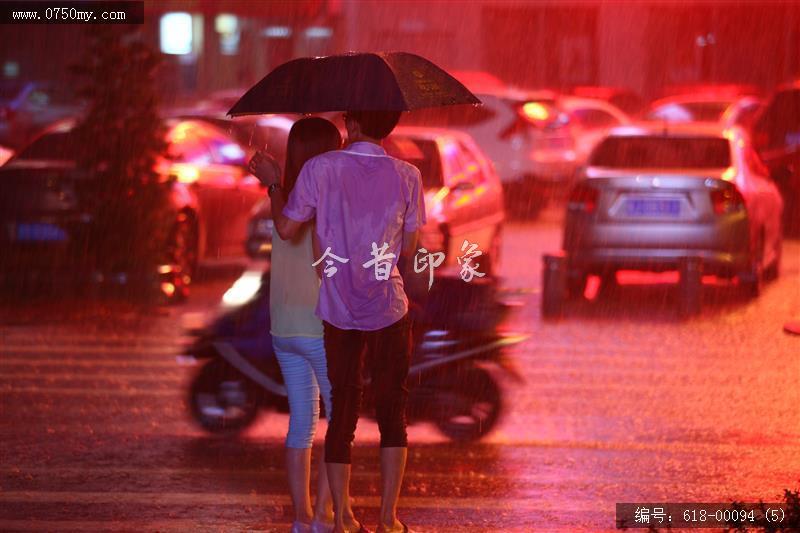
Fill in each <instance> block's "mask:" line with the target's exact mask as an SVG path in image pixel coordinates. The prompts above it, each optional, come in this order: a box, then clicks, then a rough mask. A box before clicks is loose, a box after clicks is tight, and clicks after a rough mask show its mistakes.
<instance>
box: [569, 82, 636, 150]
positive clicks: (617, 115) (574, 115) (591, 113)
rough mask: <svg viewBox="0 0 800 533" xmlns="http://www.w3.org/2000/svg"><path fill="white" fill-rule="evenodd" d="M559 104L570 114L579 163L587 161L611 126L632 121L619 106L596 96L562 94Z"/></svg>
mask: <svg viewBox="0 0 800 533" xmlns="http://www.w3.org/2000/svg"><path fill="white" fill-rule="evenodd" d="M558 106H559V108H560V109H561V110H562V111H564V112H565V113H566V114H567V115H568V116H569V119H570V124H571V131H572V137H573V139H574V146H575V160H576V162H577V164H578V165H583V164H584V163H585V162H586V160H587V158H588V157H589V154H590V153H591V151H592V150H593V149H594V147H595V146H597V143H599V142H600V141H601V140H602V139H603V137H605V135H606V133H607V132H608V130H609V129H610V128H613V127H616V126H621V125H624V124H629V123H630V121H631V120H630V117H628V115H626V114H625V113H624V112H622V110H620V109H619V108H617V107H615V106H613V105H611V104H609V103H608V102H605V101H603V100H598V99H596V98H580V97H576V96H562V97H561V98H559V99H558Z"/></svg>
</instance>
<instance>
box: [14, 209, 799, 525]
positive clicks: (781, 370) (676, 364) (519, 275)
mask: <svg viewBox="0 0 800 533" xmlns="http://www.w3.org/2000/svg"><path fill="white" fill-rule="evenodd" d="M558 242H559V230H558V224H557V222H556V221H552V220H551V221H547V219H545V221H543V222H539V223H537V224H531V225H520V224H517V225H513V224H512V225H509V226H508V227H507V228H506V231H505V242H504V260H503V266H502V270H503V273H504V278H505V287H506V289H507V290H506V293H505V298H506V299H507V300H510V301H515V302H518V303H520V304H522V305H520V306H519V307H518V308H516V310H515V312H514V313H513V314H512V316H511V317H510V319H509V320H508V322H507V323H506V324H504V327H505V328H507V329H509V330H514V331H522V332H525V333H528V334H530V336H531V337H530V339H529V340H528V341H527V342H526V343H524V344H522V345H520V346H518V347H516V348H515V349H514V351H513V358H514V359H515V361H516V364H517V366H518V367H519V369H520V370H521V372H522V374H523V375H524V378H525V383H524V384H516V383H505V384H504V385H505V387H506V392H507V394H506V407H507V411H506V415H505V417H504V419H503V421H502V423H501V425H500V427H499V428H498V430H497V431H495V432H494V433H493V434H492V435H490V436H489V438H487V439H486V440H485V441H484V442H482V443H481V444H480V445H473V446H455V445H453V444H451V443H449V442H447V441H446V440H445V439H444V438H443V437H442V436H441V435H440V434H439V433H438V432H437V431H436V430H435V429H434V428H433V427H432V426H430V427H428V426H425V425H420V426H414V427H412V428H411V429H410V432H409V434H410V440H411V442H412V443H413V447H412V449H411V452H410V461H409V470H408V474H407V478H406V483H405V486H404V492H403V499H402V501H401V504H402V510H401V517H402V518H403V519H404V520H405V521H407V522H408V523H409V524H411V525H413V526H414V527H415V529H417V530H419V531H486V530H502V531H532V530H553V529H561V530H564V531H576V530H578V531H579V530H586V531H597V530H611V529H613V526H614V522H613V519H614V504H615V503H616V502H626V501H722V502H726V501H731V500H733V499H737V500H744V501H756V500H758V499H764V500H767V501H769V500H772V501H775V500H777V499H778V498H779V496H780V495H781V494H782V490H783V489H784V488H796V487H797V486H798V485H800V479H798V476H799V474H798V472H800V410H798V409H797V406H798V405H800V340H798V338H797V337H790V336H788V335H784V334H783V333H782V332H781V327H782V324H783V322H784V321H785V320H787V319H788V318H790V317H792V316H795V315H798V314H800V243H798V242H797V241H794V242H788V243H787V244H786V245H785V251H784V257H785V262H784V269H783V275H782V277H781V278H780V279H779V280H778V281H777V282H776V283H774V284H771V285H768V286H767V288H766V290H765V292H764V294H763V295H762V297H761V298H759V299H758V300H755V301H748V300H746V299H744V298H743V297H741V296H739V295H738V291H737V290H736V287H733V286H728V285H725V284H715V285H709V286H707V287H706V291H705V293H706V295H705V301H704V311H703V314H702V315H701V316H699V317H697V318H694V319H692V320H689V321H681V320H679V319H678V318H677V316H676V314H675V310H674V307H675V306H674V300H675V296H676V295H675V290H674V287H672V286H671V285H670V284H668V283H666V282H663V283H662V282H661V281H662V279H663V278H662V277H653V278H651V279H650V282H651V283H650V284H644V285H642V284H625V283H623V284H622V285H621V286H620V287H619V288H618V289H616V290H615V291H614V292H613V293H612V294H607V295H601V296H600V297H598V298H597V299H596V300H595V301H590V302H581V303H579V304H575V305H573V306H572V308H570V309H569V311H568V316H567V318H566V319H564V320H561V321H558V322H543V321H542V320H541V319H540V316H539V296H540V287H541V281H540V277H541V276H540V273H541V270H540V262H541V261H540V257H541V254H542V252H544V251H550V250H552V249H554V248H556V247H557V246H558ZM230 281H231V279H230V278H229V277H226V278H224V279H217V280H211V281H209V282H208V283H206V284H204V285H202V286H200V287H198V289H197V290H196V292H195V294H194V295H193V298H192V301H191V303H190V304H189V305H188V306H184V307H176V308H170V309H168V310H162V311H161V312H159V313H149V314H148V315H146V316H142V315H140V314H139V313H137V312H136V310H135V309H127V308H125V309H122V308H119V309H117V308H112V309H109V308H108V306H104V307H103V308H102V309H100V308H95V307H92V306H85V305H83V304H80V305H79V304H71V303H60V304H56V305H53V306H51V311H52V312H49V313H48V315H47V316H43V315H42V313H43V311H42V309H43V308H42V307H41V304H37V305H39V307H38V308H36V309H33V308H31V309H25V308H14V309H10V308H9V307H8V306H5V307H4V308H3V309H2V313H3V315H2V321H3V324H4V325H2V326H0V369H1V371H0V402H1V403H2V413H3V417H2V419H0V441H1V442H2V444H1V445H0V446H2V449H1V450H0V455H1V456H2V462H0V527H1V528H2V529H3V530H28V529H39V530H51V531H69V530H103V529H106V530H113V529H116V530H119V529H124V530H132V531H145V530H159V531H189V530H191V531H206V530H207V531H220V530H225V531H238V530H267V531H273V530H277V531H280V530H288V525H289V523H290V520H291V517H290V514H289V509H290V504H289V499H288V496H287V495H286V493H285V490H284V486H285V480H284V477H283V468H282V464H283V448H282V445H283V443H282V438H283V434H284V432H285V428H286V424H287V417H286V416H283V415H275V414H264V415H263V416H262V418H261V419H260V420H259V422H258V423H257V424H256V426H255V427H253V428H252V429H251V430H250V431H249V432H248V433H247V435H246V436H245V437H244V438H243V439H242V440H241V441H227V440H223V439H217V438H211V437H208V436H207V435H205V434H204V433H203V432H202V431H200V430H199V429H197V428H196V427H195V426H193V425H192V424H191V422H190V421H189V419H188V417H187V414H186V408H185V401H184V400H185V384H186V382H187V380H188V379H189V378H190V376H191V373H192V372H193V369H191V368H186V367H182V366H179V365H177V364H176V362H175V354H176V350H177V346H178V340H179V339H178V336H179V333H180V332H179V329H178V327H179V324H180V320H181V315H182V314H183V313H185V312H188V311H194V310H199V309H204V308H211V306H213V305H215V303H216V301H217V300H218V298H219V296H220V295H221V292H222V291H223V290H224V288H225V287H226V285H228V284H229V283H230ZM634 281H637V282H641V281H642V278H641V277H639V278H636V279H635V280H634ZM644 281H648V279H647V278H644ZM667 281H668V280H667ZM623 282H624V279H623ZM652 282H655V284H653V283H652ZM32 318H36V320H35V321H32V320H31V319H32ZM323 431H324V423H323V424H322V425H321V427H320V431H319V434H320V435H321V434H322V433H323ZM377 436H378V434H377V428H376V426H375V424H374V423H372V422H369V421H366V420H364V421H362V422H361V424H360V427H359V431H358V434H357V442H358V443H359V444H358V446H357V448H356V452H355V456H354V471H355V474H354V491H353V492H354V494H355V497H356V508H357V513H359V515H361V516H364V517H365V519H366V523H367V524H370V523H372V524H374V523H375V522H376V520H377V509H378V505H379V494H378V490H379V479H378V475H377V472H378V464H377V459H378V458H377V450H376V444H377Z"/></svg>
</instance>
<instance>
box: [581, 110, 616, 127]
mask: <svg viewBox="0 0 800 533" xmlns="http://www.w3.org/2000/svg"><path fill="white" fill-rule="evenodd" d="M570 115H571V116H572V118H573V119H574V120H575V121H576V122H577V123H578V124H579V125H581V126H583V127H584V128H588V129H596V128H607V127H609V126H614V125H616V124H618V123H619V121H618V120H617V119H616V117H614V115H612V114H611V113H608V112H606V111H603V110H601V109H594V108H588V107H582V108H581V107H579V108H577V109H573V110H572V112H571V113H570Z"/></svg>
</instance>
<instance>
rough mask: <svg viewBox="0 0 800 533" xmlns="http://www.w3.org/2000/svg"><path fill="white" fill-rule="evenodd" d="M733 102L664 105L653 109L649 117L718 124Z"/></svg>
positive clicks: (671, 120) (669, 120) (670, 120)
mask: <svg viewBox="0 0 800 533" xmlns="http://www.w3.org/2000/svg"><path fill="white" fill-rule="evenodd" d="M730 105H731V102H683V103H680V104H678V103H671V104H664V105H661V106H659V107H657V108H655V109H653V110H652V111H651V112H650V113H649V114H648V116H647V118H648V119H650V120H666V121H668V122H692V121H695V122H716V121H718V120H720V119H721V118H722V115H723V113H725V111H726V110H727V109H728V107H730Z"/></svg>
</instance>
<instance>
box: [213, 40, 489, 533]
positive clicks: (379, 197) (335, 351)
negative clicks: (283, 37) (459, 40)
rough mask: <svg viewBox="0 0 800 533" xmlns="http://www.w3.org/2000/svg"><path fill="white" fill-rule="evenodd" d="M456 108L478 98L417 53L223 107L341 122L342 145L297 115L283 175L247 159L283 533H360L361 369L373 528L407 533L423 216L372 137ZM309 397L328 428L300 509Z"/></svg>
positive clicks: (313, 413)
mask: <svg viewBox="0 0 800 533" xmlns="http://www.w3.org/2000/svg"><path fill="white" fill-rule="evenodd" d="M457 104H480V101H479V100H478V99H477V98H476V97H475V96H474V95H473V94H472V93H470V92H469V91H468V90H467V89H466V88H465V87H464V86H463V85H461V83H459V82H458V81H457V80H455V79H454V78H453V77H451V76H450V75H449V74H447V73H446V72H445V71H444V70H442V69H440V68H439V67H437V66H436V65H434V64H433V63H431V62H430V61H427V60H426V59H424V58H422V57H420V56H417V55H413V54H407V53H402V52H396V53H375V54H371V53H365V54H354V53H351V54H345V55H338V56H328V57H321V58H302V59H296V60H293V61H289V62H288V63H285V64H283V65H281V66H279V67H277V68H276V69H275V70H273V71H272V72H271V73H270V74H268V75H267V76H266V77H265V78H264V79H262V80H261V81H260V82H258V83H257V84H256V85H254V86H253V87H252V88H251V89H250V90H248V91H247V92H246V93H245V94H244V95H243V96H242V97H241V99H240V100H239V101H238V102H237V103H236V104H235V105H234V106H233V107H232V108H231V110H230V111H229V112H228V114H229V115H232V116H241V115H252V114H261V113H302V114H311V113H322V112H331V111H342V112H344V113H345V115H344V118H345V127H346V129H347V145H346V147H344V148H342V139H341V136H340V133H339V130H338V129H337V128H336V127H335V126H334V125H333V124H332V123H331V122H328V121H326V120H324V119H322V118H319V117H309V118H303V119H301V120H299V121H297V122H296V123H295V124H294V125H293V127H292V129H291V131H290V133H289V139H288V146H287V150H286V154H287V156H286V162H285V164H284V165H283V169H281V166H280V164H279V163H278V162H277V161H275V160H274V159H272V158H271V157H270V156H269V155H268V154H266V153H265V152H263V151H259V152H258V153H257V154H256V155H255V156H254V157H253V159H252V160H251V162H250V170H251V172H252V173H253V174H254V175H255V176H256V177H258V178H259V179H260V180H261V182H262V183H263V184H264V185H266V186H267V187H268V194H269V197H270V202H271V206H272V216H273V220H274V229H273V249H272V260H271V267H270V269H271V272H270V276H271V280H270V287H271V289H270V291H271V292H270V312H271V317H272V323H271V326H270V328H271V331H270V332H271V334H272V338H273V347H274V351H275V354H276V356H277V358H278V362H279V363H280V366H281V371H282V373H283V375H284V381H285V383H286V388H287V391H288V396H289V407H290V419H289V431H288V435H287V438H286V447H287V452H286V466H287V474H288V480H289V491H290V493H291V497H292V502H293V505H294V513H295V518H294V522H293V524H292V532H305V531H310V532H322V531H325V532H327V531H335V532H347V531H362V532H363V531H369V530H368V529H367V528H366V527H365V526H364V525H363V524H362V523H361V522H360V521H359V520H357V519H356V517H355V515H354V513H353V510H352V508H351V505H350V492H349V486H350V462H351V461H350V459H351V448H352V443H353V440H354V437H355V429H356V424H357V420H358V413H359V409H360V406H361V394H362V388H363V383H362V375H363V373H364V372H363V370H364V369H365V370H366V374H367V375H368V376H369V379H370V380H371V381H372V386H373V390H374V391H375V396H376V398H375V402H374V403H375V415H376V419H377V421H378V427H379V429H380V434H381V437H380V447H381V453H380V469H381V509H380V515H379V519H378V525H377V531H378V532H402V531H409V529H408V526H406V525H405V524H404V523H403V522H401V521H400V520H398V518H397V501H398V498H399V494H400V488H401V485H402V481H403V475H404V472H405V465H406V456H407V445H408V441H407V435H406V417H405V408H406V400H407V396H408V388H407V384H406V379H407V375H408V368H409V364H410V357H411V318H410V317H409V313H408V309H409V301H408V298H407V296H406V291H405V290H404V279H406V280H408V279H410V278H411V277H412V276H413V269H412V265H413V257H414V255H415V253H416V241H417V235H418V231H419V230H420V229H421V228H422V226H423V225H424V224H425V222H426V217H425V205H424V200H423V191H422V181H421V177H420V172H419V170H418V169H417V168H416V167H414V166H413V165H410V164H409V163H406V162H403V161H400V160H398V159H395V158H393V157H390V156H389V155H387V154H386V151H385V150H384V149H383V147H382V146H381V142H382V140H383V139H385V138H386V137H387V136H388V135H389V134H390V133H391V131H392V129H393V128H394V127H395V125H396V124H397V122H398V120H399V118H400V114H401V112H403V111H408V110H413V109H419V108H428V107H438V106H446V105H457ZM320 396H322V400H323V403H324V404H325V408H326V412H327V413H328V430H327V433H326V435H325V448H324V455H323V456H322V457H321V461H320V470H319V483H318V493H317V500H316V503H315V506H314V507H313V508H312V505H311V498H310V491H309V480H310V465H311V444H312V441H313V438H314V433H315V428H316V423H317V420H318V417H319V398H320Z"/></svg>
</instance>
